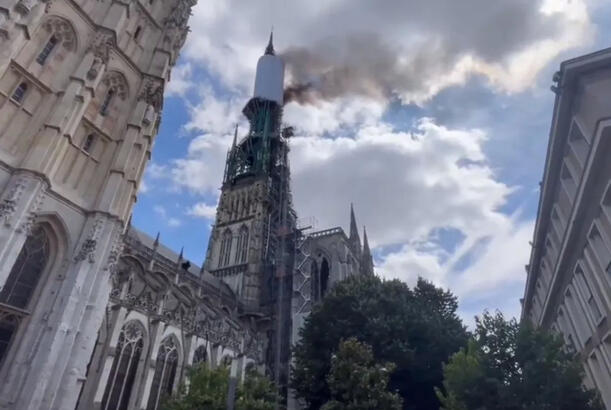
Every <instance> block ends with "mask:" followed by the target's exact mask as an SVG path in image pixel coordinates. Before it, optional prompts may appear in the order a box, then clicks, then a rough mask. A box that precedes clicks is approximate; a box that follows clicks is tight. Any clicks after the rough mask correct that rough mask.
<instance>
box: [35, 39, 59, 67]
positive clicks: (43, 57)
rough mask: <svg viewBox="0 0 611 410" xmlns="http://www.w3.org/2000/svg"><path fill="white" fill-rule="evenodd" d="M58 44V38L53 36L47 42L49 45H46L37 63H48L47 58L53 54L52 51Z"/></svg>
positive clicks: (37, 58)
mask: <svg viewBox="0 0 611 410" xmlns="http://www.w3.org/2000/svg"><path fill="white" fill-rule="evenodd" d="M57 43H58V41H57V37H55V36H51V38H50V39H49V41H47V44H45V46H44V47H43V49H42V50H41V51H40V53H39V54H38V57H36V62H37V63H38V64H40V65H44V64H45V62H46V61H47V58H48V57H49V55H50V54H51V51H53V49H54V48H55V46H56V45H57Z"/></svg>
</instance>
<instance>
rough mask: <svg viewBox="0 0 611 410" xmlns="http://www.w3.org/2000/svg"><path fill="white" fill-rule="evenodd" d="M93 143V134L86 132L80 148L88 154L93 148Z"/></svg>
mask: <svg viewBox="0 0 611 410" xmlns="http://www.w3.org/2000/svg"><path fill="white" fill-rule="evenodd" d="M94 143H95V134H88V135H87V136H86V137H85V139H84V140H83V145H82V146H81V148H82V149H83V151H85V152H86V153H88V154H91V150H92V149H93V145H94Z"/></svg>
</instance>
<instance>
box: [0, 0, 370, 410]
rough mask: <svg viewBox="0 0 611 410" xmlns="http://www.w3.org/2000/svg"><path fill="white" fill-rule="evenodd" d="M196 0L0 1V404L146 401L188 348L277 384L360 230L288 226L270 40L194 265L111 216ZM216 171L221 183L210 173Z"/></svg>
mask: <svg viewBox="0 0 611 410" xmlns="http://www.w3.org/2000/svg"><path fill="white" fill-rule="evenodd" d="M195 1H196V0H0V409H7V410H8V409H11V410H24V409H28V410H49V409H52V410H75V409H78V410H90V409H96V410H98V409H103V410H128V409H129V410H132V409H139V410H144V409H146V410H157V409H158V408H159V406H160V403H161V401H162V400H163V399H164V397H166V396H168V395H172V394H175V393H176V392H177V391H178V388H179V386H180V384H181V383H182V382H184V380H185V378H186V374H187V370H188V369H189V368H190V367H191V366H193V365H195V364H198V363H202V362H205V363H207V364H208V365H209V366H220V365H226V366H231V369H232V373H233V374H236V375H237V377H238V378H241V377H243V374H244V372H245V371H246V370H247V369H249V368H252V369H256V370H258V371H260V372H265V373H267V374H268V375H269V376H270V377H271V378H272V379H273V380H274V381H275V382H276V383H277V384H278V386H279V387H280V389H281V391H282V392H283V393H284V394H283V396H284V397H285V400H288V403H287V405H288V406H289V408H296V407H298V404H297V403H294V402H292V400H291V398H290V393H289V392H288V389H287V381H288V377H289V362H290V346H291V345H292V344H293V343H294V342H295V341H296V338H297V337H298V329H299V327H300V326H301V325H302V323H303V320H304V319H305V318H306V317H307V315H308V314H309V312H310V311H311V309H312V306H313V304H315V303H316V302H317V301H319V300H320V299H321V298H322V297H324V295H325V292H327V290H328V289H329V288H330V287H331V286H333V284H334V283H336V282H337V281H340V280H342V279H344V278H346V277H348V276H351V275H372V274H373V262H372V257H371V252H370V250H369V245H368V242H367V235H366V233H365V234H364V236H363V240H364V241H363V242H364V243H363V245H361V241H360V236H359V233H358V228H357V224H356V219H355V217H354V212H353V211H352V210H351V215H350V217H351V219H350V233H349V235H346V234H345V233H344V231H343V229H342V228H339V227H336V228H331V229H327V230H323V231H317V232H311V230H308V229H306V228H304V227H298V226H297V215H296V212H295V210H294V208H293V204H292V200H291V190H290V170H289V165H288V154H289V142H290V138H291V137H292V135H293V129H292V128H290V127H283V126H282V109H283V91H284V63H283V62H282V59H281V58H280V57H278V56H276V54H275V51H274V48H273V44H272V40H271V38H270V42H269V45H268V46H267V49H266V50H265V54H264V55H263V56H262V57H261V58H260V59H259V62H258V64H257V74H256V78H255V87H254V93H253V97H252V98H251V99H250V101H249V102H248V103H247V104H246V106H245V107H244V109H243V114H244V115H245V116H246V118H247V119H248V121H249V124H250V129H249V130H248V133H247V134H246V135H245V136H243V137H242V138H240V137H239V135H238V133H237V130H236V135H235V139H234V142H233V144H232V146H231V147H230V149H229V152H228V155H227V161H226V167H225V175H224V179H223V181H222V188H221V189H222V190H221V197H220V201H219V205H218V209H217V215H216V221H215V225H214V227H213V230H212V235H211V238H210V241H209V245H208V250H207V253H206V260H205V262H204V263H203V264H202V266H201V267H199V266H198V265H197V264H196V263H194V262H192V261H188V260H185V259H184V258H183V255H182V253H180V254H177V253H176V252H174V251H173V250H171V249H169V248H167V247H166V246H164V245H163V244H162V243H161V242H160V238H159V236H158V237H157V238H151V237H149V236H148V235H146V234H144V233H143V232H140V231H138V230H137V229H136V228H135V227H132V226H130V224H129V220H130V216H131V212H132V207H133V204H134V203H135V201H136V197H137V192H138V186H139V184H140V181H141V178H142V174H143V171H144V169H145V167H146V164H147V161H148V160H149V159H150V156H151V149H152V145H153V142H154V139H155V136H156V134H157V130H158V125H159V120H160V116H161V112H162V109H163V91H164V87H165V84H166V82H167V81H168V80H169V78H170V72H171V70H172V68H173V66H174V65H175V63H176V60H177V58H178V53H179V52H180V49H181V48H182V46H183V44H184V41H185V38H186V35H187V33H188V27H187V22H188V18H189V16H190V13H191V8H192V7H193V6H194V4H195ZM220 182H221V181H220Z"/></svg>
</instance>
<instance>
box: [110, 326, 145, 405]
mask: <svg viewBox="0 0 611 410" xmlns="http://www.w3.org/2000/svg"><path fill="white" fill-rule="evenodd" d="M143 345H144V331H143V329H142V326H141V325H140V324H139V323H138V322H135V321H132V322H129V323H127V324H125V325H124V326H123V329H122V330H121V334H120V335H119V343H118V344H117V350H116V353H115V359H114V361H113V362H112V368H111V370H110V375H109V376H108V383H107V384H106V389H105V390H104V397H103V398H102V410H127V406H128V405H129V398H130V396H131V393H132V388H133V386H134V380H135V379H136V372H137V370H138V363H139V361H140V355H141V354H142V347H143Z"/></svg>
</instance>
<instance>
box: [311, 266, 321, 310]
mask: <svg viewBox="0 0 611 410" xmlns="http://www.w3.org/2000/svg"><path fill="white" fill-rule="evenodd" d="M310 280H311V281H312V301H317V300H318V299H320V298H319V295H320V292H319V290H318V289H319V286H318V282H319V278H318V265H317V264H316V261H315V260H312V264H311V265H310Z"/></svg>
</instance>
